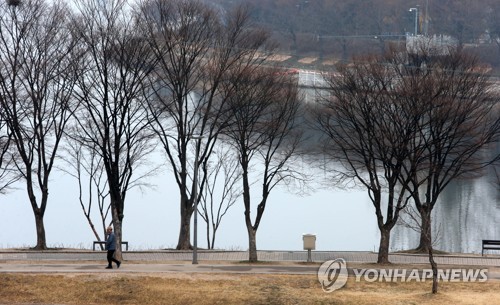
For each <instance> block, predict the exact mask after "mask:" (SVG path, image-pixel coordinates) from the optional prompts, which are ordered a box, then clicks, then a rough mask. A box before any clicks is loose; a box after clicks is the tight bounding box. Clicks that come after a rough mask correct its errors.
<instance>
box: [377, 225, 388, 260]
mask: <svg viewBox="0 0 500 305" xmlns="http://www.w3.org/2000/svg"><path fill="white" fill-rule="evenodd" d="M390 238H391V230H387V229H385V228H382V229H380V245H379V247H378V258H377V263H378V264H388V263H389V241H390Z"/></svg>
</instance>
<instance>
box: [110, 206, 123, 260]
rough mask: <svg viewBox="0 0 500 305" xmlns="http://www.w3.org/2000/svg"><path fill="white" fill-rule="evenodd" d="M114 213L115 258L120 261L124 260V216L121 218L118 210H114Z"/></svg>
mask: <svg viewBox="0 0 500 305" xmlns="http://www.w3.org/2000/svg"><path fill="white" fill-rule="evenodd" d="M112 213H113V227H114V230H115V241H116V250H115V258H116V259H117V260H119V261H122V260H123V256H122V220H123V216H121V217H120V215H119V213H118V211H117V209H116V208H112Z"/></svg>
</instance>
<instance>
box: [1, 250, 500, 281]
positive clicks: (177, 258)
mask: <svg viewBox="0 0 500 305" xmlns="http://www.w3.org/2000/svg"><path fill="white" fill-rule="evenodd" d="M123 256H124V261H123V264H122V266H121V268H120V269H116V268H115V269H113V270H109V269H105V268H104V267H105V266H106V253H105V252H104V251H75V250H48V251H15V250H1V249H0V273H72V274H75V273H82V274H83V273H86V274H88V273H92V274H94V273H98V274H106V273H107V274H134V273H135V274H145V273H146V274H169V273H171V274H173V273H189V274H195V273H232V274H263V273H265V274H310V275H315V276H316V275H317V272H318V264H307V265H300V264H296V263H297V262H305V261H306V260H307V252H306V251H259V252H258V257H259V260H261V261H266V262H268V263H265V264H245V263H244V262H245V261H247V260H248V252H246V251H199V253H198V261H199V264H195V265H193V264H191V261H192V252H191V251H129V252H124V253H123ZM312 258H313V261H315V262H317V263H321V262H324V261H327V260H330V259H336V258H343V259H345V260H346V262H347V267H348V272H349V273H350V274H353V271H354V270H353V269H352V268H351V267H349V264H350V263H375V262H376V260H377V254H376V253H373V252H332V251H314V252H313V253H312ZM435 259H436V261H437V262H438V264H439V268H440V269H450V268H452V267H451V266H450V265H456V266H457V267H458V268H460V266H464V267H466V268H472V269H479V268H481V269H483V268H486V269H488V279H495V280H499V279H500V257H499V256H495V257H493V256H490V257H481V256H477V255H470V256H467V255H440V256H437V257H436V258H435ZM239 261H241V262H243V263H242V264H238V263H235V262H239ZM390 261H391V262H393V263H397V264H403V265H404V264H421V263H427V262H428V260H427V256H426V255H412V254H391V255H390ZM287 262H289V263H288V264H287ZM446 265H448V267H447V266H446ZM457 267H455V266H454V267H453V268H457ZM381 268H382V269H383V268H390V267H388V266H381ZM410 269H411V268H408V270H410ZM406 272H409V271H406Z"/></svg>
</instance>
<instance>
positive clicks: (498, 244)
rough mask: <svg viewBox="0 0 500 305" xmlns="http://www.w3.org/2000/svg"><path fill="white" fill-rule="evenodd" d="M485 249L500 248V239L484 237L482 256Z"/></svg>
mask: <svg viewBox="0 0 500 305" xmlns="http://www.w3.org/2000/svg"><path fill="white" fill-rule="evenodd" d="M484 250H500V240H492V239H483V249H482V250H481V256H484Z"/></svg>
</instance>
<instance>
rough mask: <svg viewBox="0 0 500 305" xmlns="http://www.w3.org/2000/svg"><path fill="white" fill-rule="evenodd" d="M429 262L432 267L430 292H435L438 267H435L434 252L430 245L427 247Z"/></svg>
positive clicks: (436, 289) (436, 290)
mask: <svg viewBox="0 0 500 305" xmlns="http://www.w3.org/2000/svg"><path fill="white" fill-rule="evenodd" d="M428 253H429V262H430V263H431V267H432V293H437V292H438V269H437V264H436V262H435V261H434V254H433V252H432V245H431V246H430V247H429V251H428Z"/></svg>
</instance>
